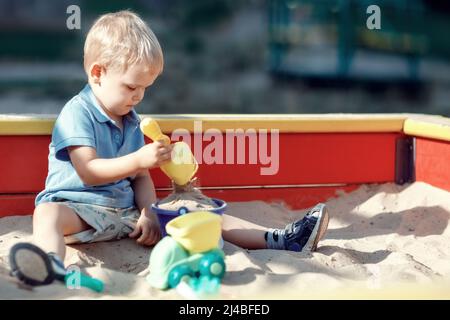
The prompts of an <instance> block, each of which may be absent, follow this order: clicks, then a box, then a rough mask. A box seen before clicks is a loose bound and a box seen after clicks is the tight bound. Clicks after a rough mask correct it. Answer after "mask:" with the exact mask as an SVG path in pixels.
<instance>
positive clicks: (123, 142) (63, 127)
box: [35, 84, 145, 208]
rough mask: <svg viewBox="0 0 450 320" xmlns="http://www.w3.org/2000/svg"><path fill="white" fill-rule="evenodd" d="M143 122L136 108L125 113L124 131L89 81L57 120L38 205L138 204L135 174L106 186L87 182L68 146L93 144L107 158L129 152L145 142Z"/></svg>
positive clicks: (118, 206) (36, 202)
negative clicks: (135, 193) (135, 191)
mask: <svg viewBox="0 0 450 320" xmlns="http://www.w3.org/2000/svg"><path fill="white" fill-rule="evenodd" d="M139 121H140V120H139V116H138V115H137V113H136V112H135V111H134V110H132V111H131V112H129V113H128V114H127V115H125V116H123V131H122V130H121V129H120V128H119V127H117V126H116V124H115V122H114V120H112V119H111V118H110V117H109V116H108V115H107V114H106V113H105V112H104V111H103V109H102V108H101V107H100V105H99V104H98V102H97V100H96V98H95V96H94V93H93V92H92V89H91V87H90V86H89V84H88V85H86V86H85V87H84V89H83V90H82V91H81V92H80V93H79V94H78V95H76V96H75V97H73V98H72V99H71V100H70V101H69V102H67V104H66V105H65V106H64V108H63V109H62V110H61V113H60V114H59V116H58V118H57V119H56V122H55V126H54V128H53V132H52V140H51V143H50V146H49V156H48V176H47V179H46V181H45V190H43V191H42V192H40V193H39V194H38V196H37V197H36V201H35V204H36V205H38V204H40V203H43V202H56V201H65V200H70V201H76V202H83V203H89V204H97V205H101V206H107V207H114V208H126V207H131V206H135V202H134V192H133V189H132V188H131V180H132V179H133V178H134V177H128V178H126V179H122V180H118V181H115V182H112V183H108V184H104V185H96V186H89V185H85V184H84V183H83V181H81V179H80V177H79V176H78V174H77V172H76V170H75V168H74V167H73V165H72V162H71V161H70V157H69V154H68V150H67V147H69V146H89V147H92V148H94V149H95V150H96V152H97V156H98V157H99V158H104V159H110V158H116V157H121V156H124V155H127V154H129V153H132V152H134V151H136V150H138V149H139V148H141V147H142V146H143V145H144V144H145V142H144V136H143V134H142V132H141V130H140V128H139Z"/></svg>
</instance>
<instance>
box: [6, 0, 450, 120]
mask: <svg viewBox="0 0 450 320" xmlns="http://www.w3.org/2000/svg"><path fill="white" fill-rule="evenodd" d="M73 4H75V5H78V6H79V7H80V10H81V28H80V29H79V30H78V29H75V30H69V29H68V28H67V26H66V20H67V18H68V17H69V14H68V13H66V10H67V7H68V6H70V5H73ZM374 4H375V5H378V6H379V7H380V10H381V29H380V30H369V29H368V28H367V27H366V21H367V19H368V17H369V16H370V14H368V13H366V10H367V7H368V6H370V5H374ZM121 9H131V10H134V11H135V12H137V13H138V14H140V15H141V16H142V17H143V18H144V19H145V20H146V21H147V22H148V23H149V25H150V27H151V28H152V29H153V30H154V32H155V33H156V35H157V36H158V38H159V40H160V42H161V44H162V47H163V50H164V54H165V62H166V65H165V70H164V74H163V75H162V76H161V77H160V78H159V79H158V80H157V82H156V83H155V84H154V85H153V86H152V87H151V88H150V89H149V90H148V92H147V93H146V96H145V98H144V101H143V102H142V103H141V105H140V107H139V108H138V110H137V111H138V112H140V113H161V114H164V113H328V112H334V113H340V112H363V113H373V112H386V113H391V112H417V113H430V114H441V115H446V116H449V115H450V40H448V39H449V38H450V37H449V36H448V35H447V32H448V30H450V4H447V2H444V1H435V0H433V1H432V0H408V1H406V0H383V1H381V0H378V1H376V0H371V1H366V0H241V1H236V0H196V1H182V0H166V1H163V0H148V1H144V0H134V1H132V0H128V1H124V0H115V1H92V0H91V1H87V0H78V1H77V0H72V1H70V0H59V1H51V0H0V113H47V114H48V113H58V112H59V110H60V109H61V108H62V107H63V106H64V103H65V102H66V101H67V100H68V99H70V98H71V97H72V96H73V95H75V94H76V93H77V92H78V91H79V90H80V89H81V88H82V87H83V85H84V83H85V82H86V76H85V74H84V71H83V68H82V63H83V43H84V37H85V36H86V33H87V31H88V30H89V27H90V25H91V24H92V22H93V21H94V19H95V18H96V17H98V15H100V14H102V13H105V12H111V11H117V10H121Z"/></svg>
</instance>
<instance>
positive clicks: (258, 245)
mask: <svg viewBox="0 0 450 320" xmlns="http://www.w3.org/2000/svg"><path fill="white" fill-rule="evenodd" d="M222 218H223V222H222V235H223V238H224V240H226V241H229V242H231V243H233V244H235V245H237V246H239V247H242V248H246V249H266V248H267V246H266V240H265V239H264V234H265V233H266V231H267V230H268V229H267V228H265V227H263V226H260V225H257V224H254V223H252V222H249V221H246V220H243V219H240V218H237V217H233V216H230V215H228V214H223V215H222Z"/></svg>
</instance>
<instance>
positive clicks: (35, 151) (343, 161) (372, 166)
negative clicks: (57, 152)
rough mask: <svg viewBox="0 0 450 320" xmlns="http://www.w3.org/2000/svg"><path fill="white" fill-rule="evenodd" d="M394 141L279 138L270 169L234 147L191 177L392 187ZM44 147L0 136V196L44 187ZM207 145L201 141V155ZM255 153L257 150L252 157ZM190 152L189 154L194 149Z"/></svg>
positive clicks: (204, 181)
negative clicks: (388, 184) (241, 158)
mask: <svg viewBox="0 0 450 320" xmlns="http://www.w3.org/2000/svg"><path fill="white" fill-rule="evenodd" d="M398 136H399V134H397V133H336V134H333V133H298V134H294V133H291V134H282V135H280V140H279V157H275V156H272V164H267V165H264V164H261V162H262V160H263V157H259V156H258V157H257V159H256V160H257V161H256V162H257V163H256V164H249V158H248V150H249V146H248V144H247V145H246V147H245V153H246V154H247V156H246V160H245V162H246V164H238V163H237V154H238V153H237V146H236V144H235V148H234V154H235V157H234V158H233V162H234V164H226V163H224V164H216V163H214V164H206V163H204V161H203V160H204V158H205V157H203V155H202V153H200V154H199V156H198V157H197V160H198V161H199V162H202V164H200V167H199V171H198V174H197V176H198V178H199V183H200V184H199V185H200V186H233V185H237V186H243V185H280V184H281V185H283V184H317V183H318V184H323V183H351V184H352V183H357V184H358V183H381V182H392V181H394V179H395V140H396V138H397V137H398ZM224 141H225V140H224ZM259 141H261V140H259ZM49 142H50V136H0V150H1V151H0V152H1V154H0V166H1V167H2V168H7V170H3V172H2V179H1V180H0V194H1V193H9V194H11V193H29V192H39V191H41V190H42V189H43V188H44V183H45V178H46V175H47V157H48V144H49ZM193 144H194V143H193ZM208 144H209V142H208V141H203V142H202V150H205V147H207V145H208ZM260 148H261V145H260V146H258V149H257V150H258V153H259V150H260ZM193 149H194V153H195V152H196V150H195V145H194V146H193ZM222 150H223V151H224V153H223V154H224V156H223V157H222V159H223V161H224V162H226V152H225V150H226V143H224V145H223V149H222ZM268 150H270V147H269V148H268ZM272 150H274V149H273V148H272ZM272 152H274V151H272ZM275 162H277V165H276V166H275V165H274V163H275ZM269 167H272V168H274V170H275V168H276V169H277V171H276V174H273V175H263V174H262V173H263V171H262V170H263V168H269ZM150 172H151V174H152V177H153V179H154V182H155V185H156V186H157V187H168V186H170V182H169V179H168V178H167V177H166V176H165V175H164V174H163V173H162V172H161V171H160V170H159V169H154V170H150Z"/></svg>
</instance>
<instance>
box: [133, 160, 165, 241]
mask: <svg viewBox="0 0 450 320" xmlns="http://www.w3.org/2000/svg"><path fill="white" fill-rule="evenodd" d="M131 186H132V188H133V191H134V201H135V203H136V206H137V207H138V209H139V212H140V213H141V216H140V217H139V220H138V222H137V224H136V227H135V229H134V230H133V232H132V233H130V234H129V236H130V237H131V238H137V240H136V241H137V242H138V243H139V244H142V245H147V246H151V245H154V244H155V243H156V242H158V241H159V239H160V238H161V232H160V230H159V222H158V217H157V216H156V214H155V213H154V212H152V211H151V205H152V203H154V202H156V192H155V185H154V184H153V181H152V179H151V178H150V174H149V173H148V170H147V169H145V170H142V171H140V172H139V173H138V174H137V175H136V178H134V179H133V181H132V183H131Z"/></svg>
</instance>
